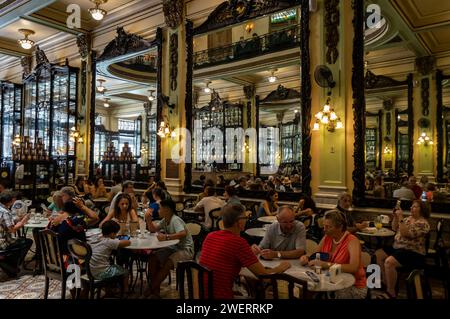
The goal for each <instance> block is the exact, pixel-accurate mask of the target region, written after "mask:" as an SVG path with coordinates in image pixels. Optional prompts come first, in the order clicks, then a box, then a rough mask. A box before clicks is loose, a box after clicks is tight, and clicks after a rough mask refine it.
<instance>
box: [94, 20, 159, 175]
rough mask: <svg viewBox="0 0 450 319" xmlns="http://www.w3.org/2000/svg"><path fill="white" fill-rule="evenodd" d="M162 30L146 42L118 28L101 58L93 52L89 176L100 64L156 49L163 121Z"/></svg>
mask: <svg viewBox="0 0 450 319" xmlns="http://www.w3.org/2000/svg"><path fill="white" fill-rule="evenodd" d="M162 41H163V35H162V29H161V28H157V30H156V37H155V39H154V40H153V41H147V40H144V39H143V38H142V37H140V36H137V35H135V34H130V33H127V32H125V31H124V29H123V28H122V27H118V28H117V36H116V38H115V39H114V40H112V41H111V42H110V43H109V44H108V45H106V47H105V49H104V51H103V53H102V54H101V56H100V57H98V58H97V57H96V52H95V51H92V63H91V70H93V72H92V78H91V81H92V82H91V85H92V86H91V106H93V107H91V113H90V134H91V136H90V138H91V145H90V156H89V163H90V165H89V176H90V177H92V176H94V146H95V98H96V91H97V90H96V70H97V63H98V62H103V63H104V62H107V64H113V63H116V62H119V61H123V60H126V59H129V58H132V57H134V56H138V55H140V54H142V53H144V52H148V51H149V50H151V49H152V48H155V47H156V50H157V54H158V59H157V65H156V73H157V75H156V79H157V80H156V91H157V96H156V101H157V105H156V118H157V123H159V122H160V121H161V116H162V107H163V100H162V95H161V85H162V58H161V57H162ZM155 166H156V167H155V180H160V178H161V138H160V137H159V136H158V137H157V139H156V163H155Z"/></svg>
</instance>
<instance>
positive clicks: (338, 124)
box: [336, 120, 343, 129]
mask: <svg viewBox="0 0 450 319" xmlns="http://www.w3.org/2000/svg"><path fill="white" fill-rule="evenodd" d="M340 128H343V125H342V122H341V120H338V121H337V123H336V129H340Z"/></svg>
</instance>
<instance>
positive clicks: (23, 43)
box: [17, 29, 34, 50]
mask: <svg viewBox="0 0 450 319" xmlns="http://www.w3.org/2000/svg"><path fill="white" fill-rule="evenodd" d="M19 32H20V33H22V34H23V35H24V37H25V38H24V39H20V40H17V42H19V44H20V46H21V47H22V48H24V49H25V50H29V49H31V48H32V47H33V45H34V41H33V40H30V39H28V36H29V35H32V34H34V31H33V30H29V29H19Z"/></svg>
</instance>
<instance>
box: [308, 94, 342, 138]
mask: <svg viewBox="0 0 450 319" xmlns="http://www.w3.org/2000/svg"><path fill="white" fill-rule="evenodd" d="M330 100H331V98H330V97H328V98H327V102H326V103H325V105H324V106H323V109H322V111H319V112H318V113H316V115H314V117H315V118H316V122H315V123H314V126H313V131H318V130H319V127H320V123H322V124H323V125H326V128H327V130H328V131H329V132H334V131H335V130H337V129H341V128H343V125H342V122H341V119H340V118H339V117H338V116H337V115H336V113H335V112H334V109H333V108H332V107H331V106H330Z"/></svg>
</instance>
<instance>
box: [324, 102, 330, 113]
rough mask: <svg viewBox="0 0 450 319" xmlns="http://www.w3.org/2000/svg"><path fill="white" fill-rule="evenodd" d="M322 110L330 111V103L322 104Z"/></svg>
mask: <svg viewBox="0 0 450 319" xmlns="http://www.w3.org/2000/svg"><path fill="white" fill-rule="evenodd" d="M323 112H324V113H328V112H330V105H329V104H325V105H324V106H323Z"/></svg>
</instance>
